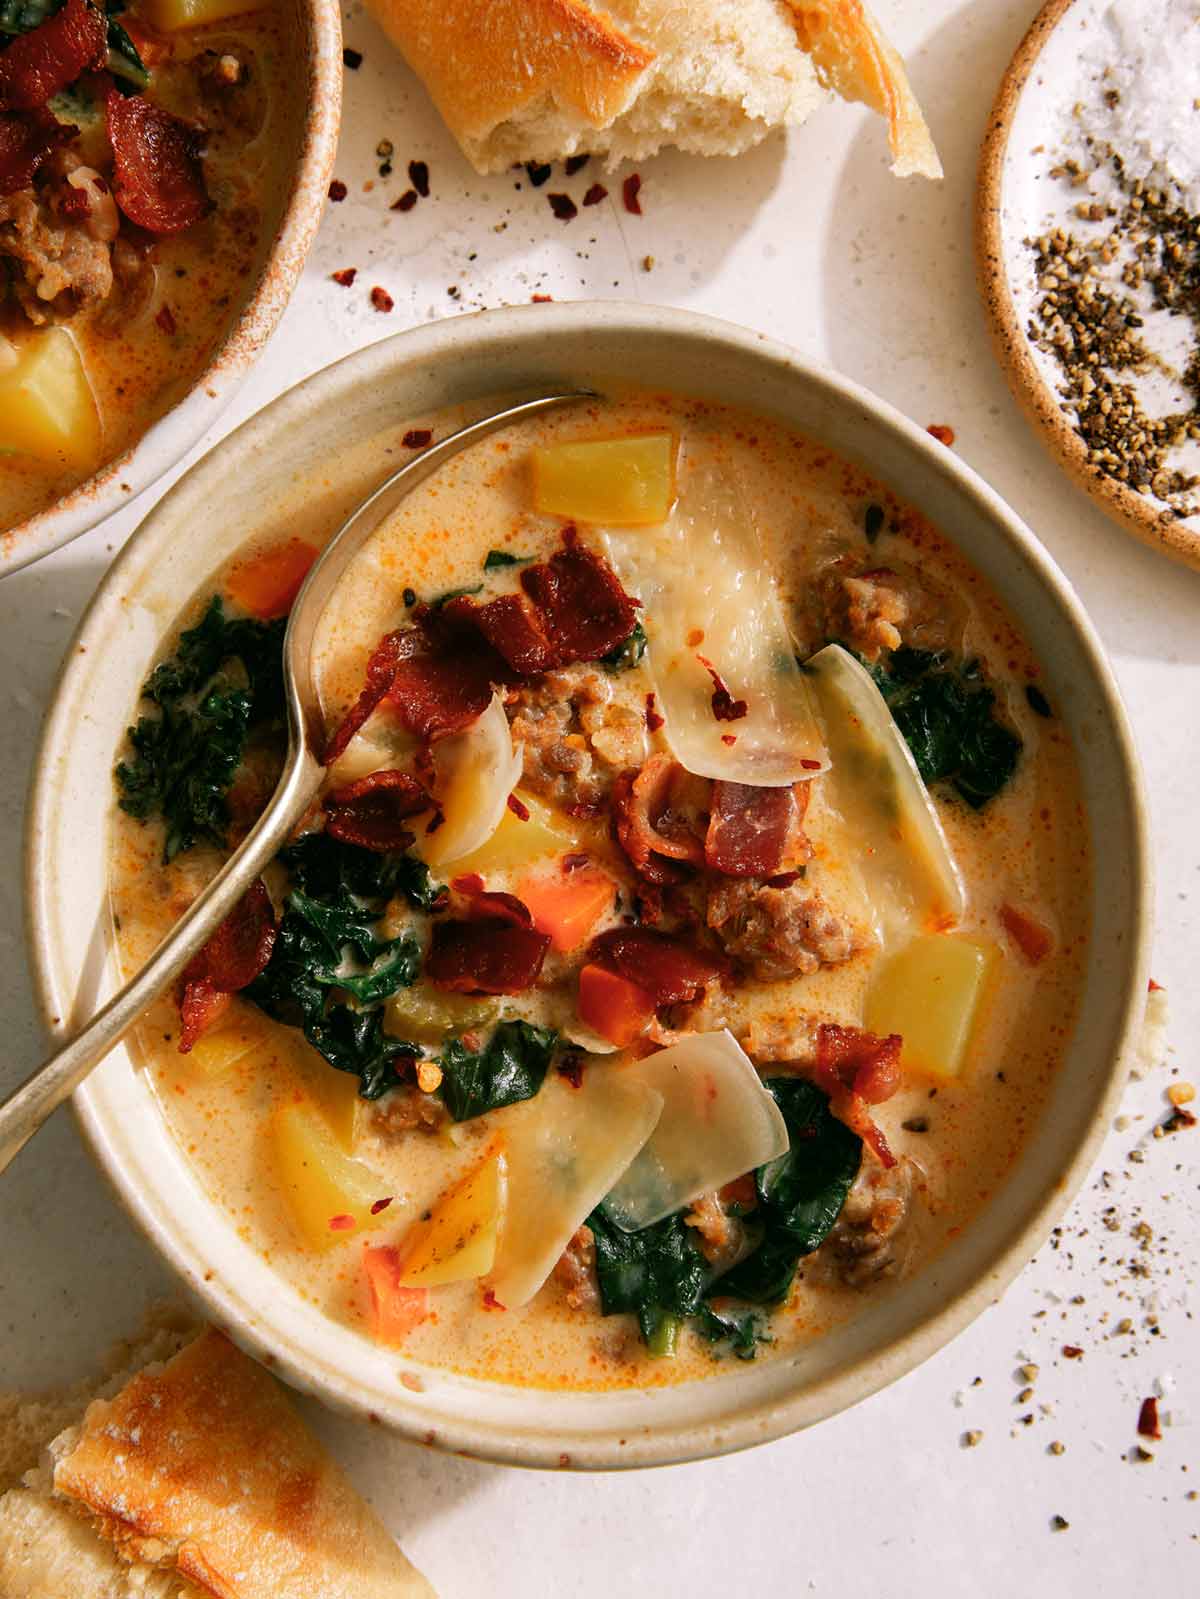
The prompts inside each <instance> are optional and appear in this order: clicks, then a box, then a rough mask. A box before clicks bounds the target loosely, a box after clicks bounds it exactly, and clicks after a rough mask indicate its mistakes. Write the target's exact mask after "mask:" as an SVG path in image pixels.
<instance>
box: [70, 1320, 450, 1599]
mask: <svg viewBox="0 0 1200 1599" xmlns="http://www.w3.org/2000/svg"><path fill="white" fill-rule="evenodd" d="M54 1491H55V1493H56V1494H59V1495H61V1496H63V1497H65V1498H67V1499H69V1500H71V1501H73V1502H74V1503H76V1504H77V1505H79V1506H81V1507H83V1508H84V1509H85V1510H86V1511H87V1512H89V1514H90V1515H91V1517H92V1518H93V1523H94V1525H95V1526H96V1527H97V1528H98V1530H99V1531H100V1532H101V1533H102V1534H103V1535H104V1536H105V1537H106V1538H107V1539H109V1540H110V1541H111V1542H112V1543H113V1545H114V1546H115V1547H116V1548H117V1550H118V1552H119V1553H120V1554H121V1556H122V1557H123V1558H124V1559H126V1560H129V1561H142V1562H145V1563H146V1564H149V1565H153V1566H157V1567H160V1568H162V1567H168V1568H169V1567H173V1568H174V1569H175V1570H176V1571H177V1572H178V1574H179V1575H180V1576H181V1577H184V1578H186V1579H188V1580H189V1581H191V1582H192V1583H194V1584H195V1586H196V1587H197V1588H198V1589H199V1590H200V1591H201V1592H202V1593H205V1594H210V1595H213V1596H214V1599H313V1596H314V1595H318V1594H319V1595H320V1596H321V1599H428V1596H430V1595H432V1589H431V1588H430V1587H429V1585H428V1583H426V1582H425V1580H424V1578H423V1577H421V1576H420V1574H419V1573H418V1572H416V1571H414V1570H413V1568H412V1567H411V1566H410V1565H409V1563H408V1562H407V1560H405V1558H404V1556H403V1555H402V1554H401V1553H400V1551H399V1549H398V1548H397V1547H396V1545H395V1543H394V1542H393V1540H392V1539H391V1537H390V1536H389V1535H388V1533H387V1531H386V1530H385V1528H384V1527H383V1526H382V1525H381V1523H380V1522H379V1521H378V1520H377V1519H376V1517H375V1516H374V1514H373V1513H372V1512H371V1510H370V1509H369V1508H368V1507H367V1505H366V1504H364V1502H363V1501H362V1500H361V1499H360V1498H359V1496H358V1494H357V1493H356V1492H355V1490H354V1489H353V1488H352V1487H351V1485H350V1483H349V1482H348V1480H347V1479H346V1478H345V1477H344V1476H343V1474H342V1473H341V1472H340V1471H339V1470H338V1468H337V1467H336V1466H335V1465H334V1464H333V1462H332V1461H331V1460H330V1459H329V1457H328V1455H326V1453H325V1452H324V1450H323V1449H322V1448H321V1446H320V1445H319V1444H318V1443H317V1441H316V1439H315V1438H314V1437H313V1436H312V1435H311V1433H309V1431H308V1429H307V1428H306V1427H305V1426H304V1424H303V1422H302V1421H301V1420H300V1417H299V1416H298V1414H297V1413H296V1411H295V1410H294V1409H293V1407H292V1405H291V1403H290V1402H289V1401H288V1399H287V1398H286V1397H285V1395H284V1393H283V1390H282V1389H281V1388H280V1387H279V1385H278V1384H277V1383H275V1382H274V1380H273V1379H272V1378H271V1377H270V1376H269V1375H268V1374H267V1373H266V1372H265V1371H264V1370H263V1369H262V1368H261V1367H260V1366H258V1365H256V1364H255V1363H254V1362H253V1361H252V1360H250V1359H248V1358H247V1357H246V1356H245V1355H243V1354H241V1353H240V1351H238V1350H237V1349H235V1347H234V1346H233V1344H231V1343H230V1342H229V1340H228V1339H227V1338H225V1337H224V1336H223V1335H222V1334H221V1333H218V1332H215V1331H213V1330H212V1329H209V1330H208V1331H206V1332H204V1333H202V1334H201V1335H200V1337H199V1338H197V1339H196V1340H195V1342H194V1343H191V1344H189V1345H188V1346H187V1347H186V1348H185V1349H184V1350H183V1351H182V1352H181V1353H180V1354H178V1355H176V1356H175V1358H174V1359H173V1360H170V1361H169V1362H168V1363H167V1364H166V1365H165V1366H162V1367H160V1368H158V1369H156V1370H151V1371H143V1372H139V1373H138V1375H137V1376H135V1377H134V1378H133V1379H132V1381H131V1382H130V1383H129V1384H128V1385H127V1386H126V1387H125V1388H124V1389H122V1391H121V1392H120V1393H119V1394H118V1395H117V1396H116V1397H115V1398H114V1399H111V1400H97V1401H96V1402H95V1403H94V1404H93V1405H91V1406H90V1407H89V1409H88V1411H87V1413H86V1415H85V1416H84V1419H83V1423H82V1425H81V1427H80V1429H79V1434H78V1438H77V1440H76V1441H75V1442H74V1444H73V1446H72V1447H70V1448H69V1449H68V1450H67V1451H66V1452H65V1453H64V1454H63V1455H62V1456H61V1458H60V1459H59V1461H58V1463H57V1465H56V1467H55V1472H54Z"/></svg>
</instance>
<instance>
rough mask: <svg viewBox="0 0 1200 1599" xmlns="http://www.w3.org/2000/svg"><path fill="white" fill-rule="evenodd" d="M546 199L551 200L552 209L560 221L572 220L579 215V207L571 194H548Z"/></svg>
mask: <svg viewBox="0 0 1200 1599" xmlns="http://www.w3.org/2000/svg"><path fill="white" fill-rule="evenodd" d="M546 199H547V200H548V201H549V202H550V209H551V211H553V212H554V215H555V216H556V217H557V218H558V220H559V221H560V222H570V221H571V219H572V218H573V217H576V216H578V215H579V207H578V206H577V205H576V204H575V202H574V200H572V198H571V196H570V195H569V194H548V195H547V196H546Z"/></svg>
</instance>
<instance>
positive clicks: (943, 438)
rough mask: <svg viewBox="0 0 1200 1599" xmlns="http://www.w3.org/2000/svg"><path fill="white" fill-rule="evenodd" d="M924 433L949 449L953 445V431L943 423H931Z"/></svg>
mask: <svg viewBox="0 0 1200 1599" xmlns="http://www.w3.org/2000/svg"><path fill="white" fill-rule="evenodd" d="M925 431H926V433H929V434H932V436H933V437H934V438H935V439H936V440H937V441H938V443H939V444H945V445H946V446H947V447H949V446H950V445H951V444H953V443H954V438H955V434H954V429H953V428H952V427H949V426H947V424H946V423H944V422H931V423H930V424H929V426H928V427H927V428H926V429H925Z"/></svg>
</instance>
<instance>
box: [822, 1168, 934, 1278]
mask: <svg viewBox="0 0 1200 1599" xmlns="http://www.w3.org/2000/svg"><path fill="white" fill-rule="evenodd" d="M915 1172H916V1167H915V1166H914V1164H913V1162H912V1161H911V1160H907V1159H902V1160H900V1161H898V1162H897V1164H896V1165H895V1166H892V1167H891V1168H887V1167H884V1166H881V1165H880V1164H879V1163H878V1162H877V1161H871V1162H870V1163H866V1162H864V1164H863V1167H862V1169H861V1171H860V1172H859V1174H858V1176H857V1177H856V1178H855V1181H854V1186H853V1187H852V1188H851V1190H850V1192H849V1194H847V1196H846V1203H845V1204H844V1205H843V1206H842V1213H841V1215H840V1216H839V1217H838V1219H837V1222H836V1223H835V1224H834V1227H833V1231H832V1232H831V1233H830V1234H829V1237H828V1239H827V1240H826V1243H825V1245H824V1248H825V1249H827V1250H828V1251H829V1253H830V1255H831V1256H832V1258H833V1260H834V1262H835V1263H836V1266H837V1270H838V1273H839V1275H840V1276H841V1278H842V1280H843V1281H844V1282H846V1283H848V1284H849V1285H850V1286H851V1287H852V1288H867V1287H869V1286H870V1285H871V1283H873V1282H876V1281H877V1280H878V1279H879V1278H880V1277H890V1276H894V1275H895V1274H896V1273H897V1272H898V1271H899V1270H900V1267H901V1265H902V1263H903V1262H902V1249H901V1246H902V1243H903V1237H904V1230H905V1225H906V1223H907V1222H908V1220H909V1217H910V1215H911V1211H912V1202H913V1179H914V1174H915Z"/></svg>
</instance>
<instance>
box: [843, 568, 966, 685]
mask: <svg viewBox="0 0 1200 1599" xmlns="http://www.w3.org/2000/svg"><path fill="white" fill-rule="evenodd" d="M815 590H816V594H817V596H818V603H819V605H820V607H821V610H822V613H823V614H822V624H821V632H822V636H824V637H825V638H835V639H840V640H841V641H842V642H843V643H845V644H848V645H849V646H850V647H851V648H852V649H854V650H856V651H857V652H858V654H859V655H861V656H862V657H863V659H864V660H867V661H877V660H878V659H879V657H880V656H881V655H882V654H883V653H884V652H885V651H891V650H898V649H899V648H900V647H901V645H903V644H907V645H911V646H912V647H913V648H914V649H921V650H938V649H944V648H945V647H946V645H947V643H948V640H949V632H950V625H951V618H950V614H949V608H948V606H947V603H946V601H945V599H944V598H943V597H941V596H939V595H935V594H932V593H931V592H930V591H929V589H928V587H927V586H926V584H925V583H924V582H923V581H922V580H921V579H920V578H918V577H917V576H916V575H915V574H914V573H911V572H907V571H903V570H901V569H899V568H892V567H875V568H871V569H869V570H865V571H857V572H856V571H853V570H847V568H846V564H845V562H844V561H837V562H834V564H833V565H832V566H831V567H829V568H828V569H827V570H826V571H825V572H824V573H823V574H822V576H821V577H820V578H819V579H818V581H817V583H816V585H815Z"/></svg>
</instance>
